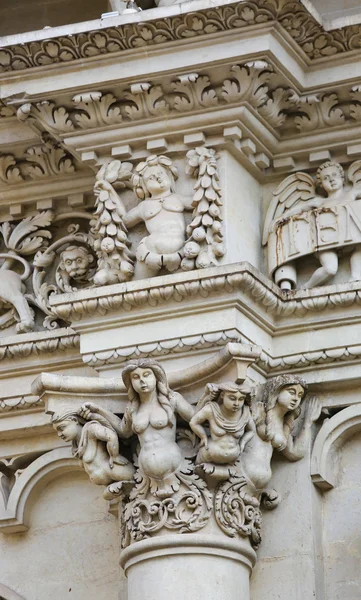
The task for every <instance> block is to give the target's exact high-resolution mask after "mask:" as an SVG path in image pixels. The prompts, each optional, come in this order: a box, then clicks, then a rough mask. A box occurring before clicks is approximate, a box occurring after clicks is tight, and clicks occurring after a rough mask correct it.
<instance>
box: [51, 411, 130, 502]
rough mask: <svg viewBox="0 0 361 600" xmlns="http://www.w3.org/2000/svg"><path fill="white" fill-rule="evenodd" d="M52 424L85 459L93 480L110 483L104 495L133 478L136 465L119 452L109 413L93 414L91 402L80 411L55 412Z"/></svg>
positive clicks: (102, 483)
mask: <svg viewBox="0 0 361 600" xmlns="http://www.w3.org/2000/svg"><path fill="white" fill-rule="evenodd" d="M52 424H53V426H54V429H55V430H56V432H57V434H58V436H59V437H60V438H61V439H63V440H64V441H65V442H72V447H73V454H74V456H76V457H78V458H80V459H81V460H82V463H83V467H84V470H85V472H86V473H87V474H88V475H89V479H90V481H92V482H93V483H95V484H96V485H105V486H107V488H106V490H105V491H104V498H105V499H107V500H109V499H112V497H113V495H119V493H120V491H121V489H122V486H123V484H124V483H132V482H133V476H134V467H133V465H132V464H131V463H130V462H129V460H128V459H126V458H125V457H124V456H122V455H121V454H119V439H118V435H117V432H116V430H115V429H114V427H113V425H112V423H111V422H110V421H108V420H107V418H106V416H104V415H100V414H99V413H96V414H92V413H91V406H87V405H84V408H82V409H81V410H79V411H78V412H66V413H63V414H59V415H53V417H52Z"/></svg>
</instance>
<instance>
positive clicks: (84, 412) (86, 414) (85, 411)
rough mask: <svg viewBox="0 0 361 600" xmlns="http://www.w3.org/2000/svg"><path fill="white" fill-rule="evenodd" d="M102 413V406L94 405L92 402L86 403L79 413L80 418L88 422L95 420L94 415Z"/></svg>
mask: <svg viewBox="0 0 361 600" xmlns="http://www.w3.org/2000/svg"><path fill="white" fill-rule="evenodd" d="M100 411H101V408H100V406H97V405H96V404H93V403H92V402H85V404H83V405H82V406H81V407H80V408H79V411H78V412H79V416H80V417H82V418H83V419H85V420H86V421H89V420H90V419H92V418H93V413H99V412H100Z"/></svg>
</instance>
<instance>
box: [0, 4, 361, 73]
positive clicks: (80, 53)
mask: <svg viewBox="0 0 361 600" xmlns="http://www.w3.org/2000/svg"><path fill="white" fill-rule="evenodd" d="M217 4H218V6H214V5H213V6H212V7H211V8H203V6H204V2H199V1H196V2H186V3H182V4H178V5H173V6H171V7H167V8H164V7H162V8H156V9H151V10H147V11H144V12H143V13H142V15H141V16H139V13H138V14H137V15H127V16H126V17H119V18H117V19H114V21H113V22H115V23H116V24H115V26H113V27H104V28H102V27H101V25H102V24H104V23H105V22H106V21H92V22H90V23H84V24H78V25H77V26H75V27H74V26H73V28H74V33H71V34H70V35H69V34H68V35H57V36H54V37H51V38H49V37H45V35H46V34H44V37H43V32H36V35H35V39H32V40H31V39H30V40H29V41H27V38H29V37H30V35H31V34H29V36H26V35H23V36H22V43H12V41H13V40H12V38H13V37H15V36H10V37H9V38H7V39H6V41H5V43H3V46H2V49H1V50H0V71H1V72H3V73H4V72H11V71H13V72H14V71H15V72H17V71H23V70H27V69H31V68H36V67H44V66H46V67H47V66H49V65H51V64H59V63H63V64H64V63H66V64H69V63H73V62H74V61H77V60H84V59H92V58H94V57H96V56H101V55H103V56H104V55H107V54H108V55H114V54H117V53H121V52H125V51H129V50H133V49H141V48H145V47H147V46H159V45H163V44H166V43H171V42H177V41H179V40H189V39H194V38H197V37H200V36H208V35H212V34H217V33H220V32H226V31H231V30H233V31H234V30H239V31H240V32H242V31H243V30H247V29H251V28H253V29H254V28H255V27H256V26H264V25H266V24H272V23H278V24H279V25H280V26H281V28H282V31H283V33H284V34H285V35H286V37H288V39H289V38H291V39H292V40H293V41H294V42H295V43H296V44H297V45H298V46H299V48H300V50H301V51H302V53H303V55H304V58H305V59H306V60H307V59H308V61H313V62H315V61H319V60H320V59H327V58H329V57H330V56H335V55H337V54H342V53H348V52H353V51H358V50H359V48H360V43H361V25H357V24H356V25H350V26H346V27H343V28H341V29H337V30H334V31H326V30H325V28H324V27H323V25H322V24H320V23H319V22H318V20H317V19H316V18H315V16H313V15H312V14H311V13H310V12H309V11H308V9H307V8H306V7H305V6H304V5H303V4H302V3H301V2H300V1H295V0H293V1H288V0H257V1H250V2H237V3H225V2H218V3H217ZM195 9H196V10H195ZM82 25H84V28H85V29H87V26H88V27H89V26H90V27H92V29H91V30H85V31H84V30H82ZM97 25H98V27H99V29H94V27H95V28H96V27H97ZM70 28H71V26H69V28H67V29H70ZM61 29H63V28H57V29H56V31H59V30H61ZM64 29H65V28H64ZM39 33H40V35H39ZM46 33H48V32H46ZM17 37H18V36H17ZM6 42H8V44H7V43H6Z"/></svg>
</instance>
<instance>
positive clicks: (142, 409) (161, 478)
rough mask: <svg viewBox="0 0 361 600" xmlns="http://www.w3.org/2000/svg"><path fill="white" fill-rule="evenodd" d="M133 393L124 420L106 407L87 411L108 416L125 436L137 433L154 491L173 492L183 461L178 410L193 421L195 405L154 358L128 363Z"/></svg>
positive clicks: (127, 380) (128, 385) (140, 459)
mask: <svg viewBox="0 0 361 600" xmlns="http://www.w3.org/2000/svg"><path fill="white" fill-rule="evenodd" d="M122 378H123V381H124V384H125V386H126V388H127V392H128V396H129V400H130V402H129V404H128V406H127V408H126V411H125V414H124V417H123V419H122V420H121V421H120V420H119V418H118V417H117V416H116V415H114V414H112V413H109V412H108V411H105V410H104V409H102V408H100V407H98V406H96V405H94V404H90V403H87V404H86V405H84V407H83V413H82V414H83V415H84V416H87V414H88V413H87V411H89V412H90V411H92V412H93V413H94V412H96V413H98V414H100V415H101V416H104V417H105V418H106V419H107V420H108V421H109V422H110V423H111V424H112V426H113V427H114V429H115V431H117V433H118V434H119V435H120V437H123V438H129V437H131V436H132V435H133V434H136V435H137V437H138V440H139V442H140V452H139V456H138V464H139V470H140V472H141V473H142V474H144V475H146V476H147V477H149V478H150V480H151V491H152V493H155V494H156V495H158V496H159V497H167V496H169V495H171V494H172V493H173V492H174V491H176V489H177V488H178V487H179V483H178V481H177V479H176V477H175V473H176V471H177V470H178V469H179V468H180V466H181V464H182V462H183V455H182V452H181V449H180V447H179V446H178V444H177V443H176V413H178V414H179V415H180V416H181V417H182V418H183V419H184V420H185V421H187V422H189V421H190V420H191V418H192V416H193V414H194V409H193V407H192V406H191V405H190V404H188V402H187V401H186V400H185V399H184V398H183V396H181V395H180V394H178V393H177V392H173V391H172V390H170V389H169V386H168V381H167V376H166V374H165V371H164V369H163V367H162V366H161V365H160V364H159V363H157V362H156V361H153V360H151V359H139V360H134V361H131V362H130V363H128V365H127V366H126V367H125V369H124V370H123V373H122Z"/></svg>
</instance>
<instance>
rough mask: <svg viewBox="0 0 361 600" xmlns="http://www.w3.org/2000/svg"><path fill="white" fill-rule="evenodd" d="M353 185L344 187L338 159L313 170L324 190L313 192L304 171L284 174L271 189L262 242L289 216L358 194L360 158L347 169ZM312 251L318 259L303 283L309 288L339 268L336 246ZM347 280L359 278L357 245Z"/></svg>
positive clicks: (360, 265)
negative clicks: (315, 170) (287, 175)
mask: <svg viewBox="0 0 361 600" xmlns="http://www.w3.org/2000/svg"><path fill="white" fill-rule="evenodd" d="M348 178H349V180H350V182H351V183H352V187H349V186H347V187H345V173H344V169H343V168H342V166H341V165H340V164H339V163H336V162H331V161H328V162H325V163H323V164H322V165H321V166H320V167H319V169H318V170H317V173H316V186H317V187H318V188H319V189H321V190H322V191H323V192H325V193H326V196H324V195H322V196H321V195H317V194H316V187H315V184H314V182H313V179H312V177H311V176H310V175H308V174H307V173H302V172H299V173H294V174H292V175H290V176H289V177H287V178H286V179H285V180H284V181H283V182H282V183H281V184H280V185H279V186H278V188H277V189H276V190H275V192H274V193H273V199H272V201H271V204H270V206H269V209H268V211H267V215H266V220H265V225H264V233H263V244H264V245H266V244H267V242H268V236H269V234H270V233H272V231H274V230H275V229H276V228H277V226H278V225H279V224H280V223H281V222H282V221H284V220H285V219H287V218H288V217H291V216H295V215H299V214H301V213H305V212H309V211H312V210H315V209H331V210H332V209H333V208H335V207H337V206H339V205H345V204H349V203H350V202H353V201H354V200H357V199H359V198H361V187H360V184H361V161H356V162H355V163H353V164H352V165H351V167H350V169H349V171H348ZM314 255H315V256H316V258H317V259H318V260H319V261H320V263H321V266H320V267H318V268H317V269H316V270H315V271H314V273H313V274H312V275H311V277H310V279H309V280H308V281H307V282H306V283H305V284H304V286H303V287H304V288H312V287H316V286H320V285H322V284H324V283H325V282H326V281H327V280H328V279H330V277H332V276H334V275H336V273H337V271H338V254H337V251H336V250H332V249H331V250H330V249H327V250H326V249H325V250H319V251H318V252H315V253H314ZM350 266H351V277H350V281H357V280H360V279H361V248H360V247H356V248H355V249H354V250H353V252H352V254H351V258H350Z"/></svg>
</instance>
